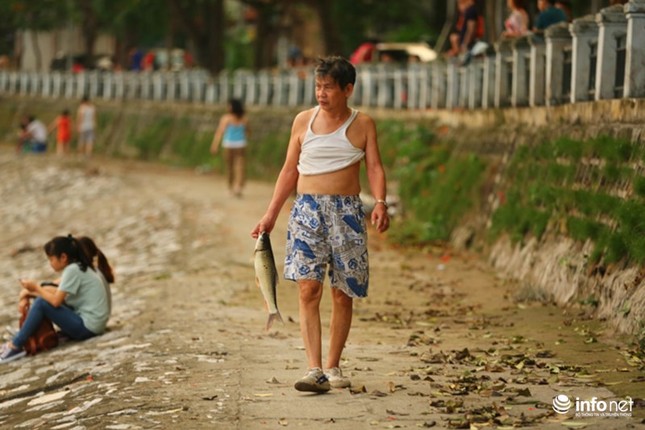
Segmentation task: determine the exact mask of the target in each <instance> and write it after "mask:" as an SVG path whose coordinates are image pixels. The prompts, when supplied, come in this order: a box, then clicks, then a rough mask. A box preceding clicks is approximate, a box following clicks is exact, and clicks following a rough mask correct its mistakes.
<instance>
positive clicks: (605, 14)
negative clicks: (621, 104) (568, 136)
mask: <svg viewBox="0 0 645 430" xmlns="http://www.w3.org/2000/svg"><path fill="white" fill-rule="evenodd" d="M596 22H597V23H598V27H599V33H598V66H597V67H596V94H595V96H596V100H602V99H611V98H614V97H617V94H616V88H617V87H622V86H623V84H624V79H625V75H624V73H625V70H624V69H623V70H616V69H617V68H618V64H619V62H618V60H619V59H620V58H621V57H620V56H619V53H618V51H619V48H620V47H621V42H622V43H624V42H625V38H626V36H627V18H625V12H624V9H623V6H621V5H615V6H610V7H608V8H605V9H602V10H601V11H600V12H599V13H598V14H596ZM623 52H624V51H623ZM623 59H624V58H623ZM623 66H624V63H623ZM621 73H622V76H621ZM621 89H622V88H621ZM620 96H622V91H621V93H620Z"/></svg>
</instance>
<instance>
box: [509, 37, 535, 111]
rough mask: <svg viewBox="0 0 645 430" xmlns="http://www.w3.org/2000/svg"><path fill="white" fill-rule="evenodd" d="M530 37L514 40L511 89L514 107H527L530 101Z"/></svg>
mask: <svg viewBox="0 0 645 430" xmlns="http://www.w3.org/2000/svg"><path fill="white" fill-rule="evenodd" d="M528 39H529V36H525V37H519V38H516V39H515V40H513V79H512V84H511V85H512V87H511V104H512V105H513V106H514V107H518V106H526V105H527V104H528V100H529V94H528V93H529V92H528V85H529V82H528V81H529V79H527V78H528V73H529V67H528V66H529V64H528V63H529V62H530V45H529V41H528Z"/></svg>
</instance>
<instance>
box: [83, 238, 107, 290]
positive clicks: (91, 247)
mask: <svg viewBox="0 0 645 430" xmlns="http://www.w3.org/2000/svg"><path fill="white" fill-rule="evenodd" d="M78 242H79V243H80V245H81V247H82V248H83V250H84V251H85V254H87V255H88V256H89V257H90V259H92V260H93V259H94V257H96V259H97V266H98V269H99V270H100V271H101V273H102V274H103V277H104V278H105V280H106V281H108V283H110V284H113V283H114V272H113V271H112V267H111V266H110V263H108V261H107V258H106V257H105V255H104V254H103V252H101V250H100V249H99V247H98V246H96V244H95V243H94V241H93V240H92V239H90V238H89V237H87V236H81V237H79V238H78Z"/></svg>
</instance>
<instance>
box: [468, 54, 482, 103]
mask: <svg viewBox="0 0 645 430" xmlns="http://www.w3.org/2000/svg"><path fill="white" fill-rule="evenodd" d="M483 66H484V60H482V59H481V58H475V59H473V60H472V62H471V63H470V65H469V67H468V108H469V109H477V108H478V107H480V106H481V102H482V100H481V97H482V88H483V85H482V78H483V76H484V68H483Z"/></svg>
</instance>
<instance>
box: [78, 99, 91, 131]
mask: <svg viewBox="0 0 645 430" xmlns="http://www.w3.org/2000/svg"><path fill="white" fill-rule="evenodd" d="M80 111H81V112H80V115H79V116H80V119H79V120H80V124H79V127H78V128H79V130H81V131H92V130H94V112H95V108H94V106H93V105H90V104H87V105H83V106H81V109H80Z"/></svg>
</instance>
